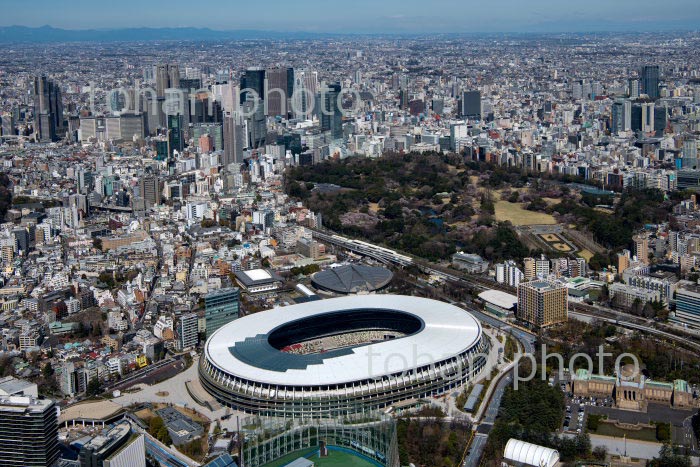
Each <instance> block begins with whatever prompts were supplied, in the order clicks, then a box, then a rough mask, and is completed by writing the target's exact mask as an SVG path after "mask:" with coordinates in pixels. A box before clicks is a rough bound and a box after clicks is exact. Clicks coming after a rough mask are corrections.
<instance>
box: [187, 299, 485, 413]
mask: <svg viewBox="0 0 700 467" xmlns="http://www.w3.org/2000/svg"><path fill="white" fill-rule="evenodd" d="M489 345H490V343H489V340H488V338H486V337H484V335H483V333H482V329H481V325H480V323H479V322H478V321H477V320H476V319H475V318H474V317H473V316H472V315H471V314H469V313H468V312H466V311H464V310H462V309H460V308H457V307H455V306H453V305H450V304H447V303H443V302H438V301H435V300H429V299H425V298H417V297H408V296H401V295H371V296H349V297H341V298H333V299H328V300H319V301H314V302H308V303H303V304H299V305H292V306H287V307H282V308H275V309H272V310H269V311H264V312H261V313H256V314H254V315H251V316H246V317H244V318H241V319H238V320H236V321H233V322H232V323H230V324H228V325H226V326H224V327H222V328H220V329H219V330H217V331H216V332H214V334H213V335H212V336H211V337H210V338H209V339H208V340H207V342H206V344H205V348H204V356H203V358H201V359H200V367H199V372H200V379H201V382H202V386H203V387H204V388H205V389H206V390H207V391H208V392H209V393H210V394H212V396H214V397H215V398H216V399H217V400H218V401H219V402H221V403H223V404H225V405H227V406H230V407H233V408H235V409H238V410H242V411H245V412H251V413H261V414H265V415H273V416H296V417H310V416H313V417H325V416H337V415H343V414H348V413H357V412H362V411H364V410H374V409H379V408H382V407H387V406H389V405H392V404H394V403H396V402H399V401H403V400H408V399H420V398H423V397H430V396H434V395H439V394H443V393H445V392H447V391H450V390H451V389H454V388H457V387H459V386H461V385H463V384H464V383H465V382H467V381H468V380H470V379H472V378H473V377H474V376H475V375H476V373H478V372H479V371H480V370H481V368H482V367H483V365H484V364H485V362H486V358H487V353H488V351H489Z"/></svg>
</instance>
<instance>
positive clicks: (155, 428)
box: [148, 416, 173, 446]
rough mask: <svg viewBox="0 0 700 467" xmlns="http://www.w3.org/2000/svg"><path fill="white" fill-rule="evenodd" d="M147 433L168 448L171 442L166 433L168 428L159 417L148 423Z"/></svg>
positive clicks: (168, 434)
mask: <svg viewBox="0 0 700 467" xmlns="http://www.w3.org/2000/svg"><path fill="white" fill-rule="evenodd" d="M148 433H149V434H150V435H151V436H153V437H154V438H156V439H157V440H158V441H160V442H161V443H163V444H165V445H166V446H170V445H171V444H172V443H173V441H172V439H171V438H170V433H168V428H167V427H166V426H165V422H163V419H162V418H161V417H158V416H155V417H153V418H151V420H150V421H149V422H148Z"/></svg>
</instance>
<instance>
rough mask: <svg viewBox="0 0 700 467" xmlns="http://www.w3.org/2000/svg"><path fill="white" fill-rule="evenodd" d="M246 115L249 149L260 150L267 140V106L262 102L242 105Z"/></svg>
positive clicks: (249, 102) (247, 102) (250, 102)
mask: <svg viewBox="0 0 700 467" xmlns="http://www.w3.org/2000/svg"><path fill="white" fill-rule="evenodd" d="M242 107H243V111H244V113H245V115H246V116H245V129H246V142H245V145H246V146H247V147H249V148H259V147H262V146H265V140H266V139H267V119H266V117H265V106H264V105H263V103H262V102H258V103H257V104H256V103H255V102H254V101H251V100H248V101H246V102H244V103H243V104H242Z"/></svg>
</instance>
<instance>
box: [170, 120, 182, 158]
mask: <svg viewBox="0 0 700 467" xmlns="http://www.w3.org/2000/svg"><path fill="white" fill-rule="evenodd" d="M182 120H183V119H182V115H179V114H178V115H168V142H169V143H170V155H171V156H172V153H173V151H177V152H178V154H181V153H182V151H183V150H184V149H185V141H184V135H183V130H182Z"/></svg>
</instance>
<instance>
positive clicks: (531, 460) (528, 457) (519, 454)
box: [503, 438, 559, 467]
mask: <svg viewBox="0 0 700 467" xmlns="http://www.w3.org/2000/svg"><path fill="white" fill-rule="evenodd" d="M503 457H504V458H505V460H507V461H511V462H515V463H518V464H522V465H531V466H534V467H554V466H555V465H557V462H559V452H557V451H556V450H555V449H552V448H546V447H544V446H539V445H537V444H532V443H526V442H525V441H520V440H519V439H515V438H511V439H509V440H508V443H506V448H505V450H504V452H503Z"/></svg>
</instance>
